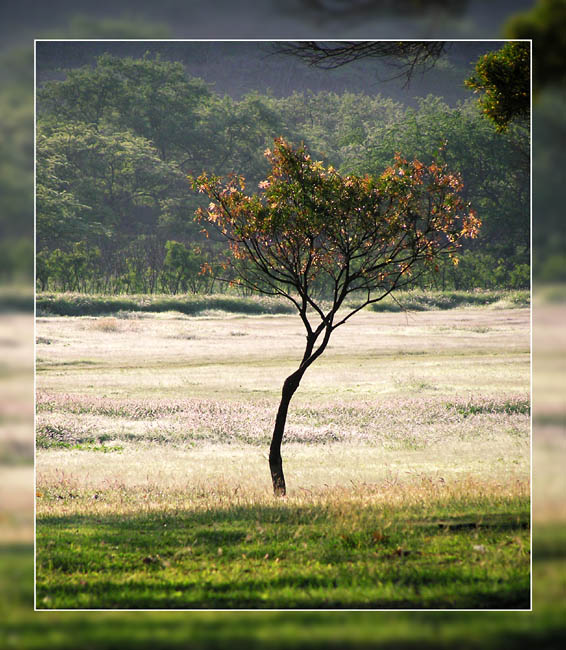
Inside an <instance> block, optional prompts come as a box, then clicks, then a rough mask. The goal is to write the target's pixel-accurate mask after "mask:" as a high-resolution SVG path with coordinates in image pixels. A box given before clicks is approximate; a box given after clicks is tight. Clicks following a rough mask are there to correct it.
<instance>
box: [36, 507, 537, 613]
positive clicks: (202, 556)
mask: <svg viewBox="0 0 566 650" xmlns="http://www.w3.org/2000/svg"><path fill="white" fill-rule="evenodd" d="M358 514H359V516H358V518H356V516H354V517H353V518H351V519H349V518H348V515H346V516H344V514H343V513H342V514H340V515H337V514H336V513H335V512H334V513H333V512H332V511H331V510H330V509H327V508H325V507H322V506H316V505H312V506H307V507H292V508H289V507H287V506H285V505H284V504H283V505H273V506H265V505H261V506H235V507H232V508H229V509H228V508H227V509H217V510H196V511H195V510H186V511H177V512H174V513H172V512H170V511H152V512H149V513H147V514H136V515H95V514H93V515H80V516H79V515H70V516H45V517H40V518H39V519H38V522H37V534H38V538H37V552H38V556H37V567H38V573H37V595H38V607H39V608H46V609H50V608H55V609H58V608H79V609H80V608H94V609H98V608H118V609H139V608H147V609H156V608H160V609H161V608H163V609H202V608H206V609H209V608H210V609H212V608H220V609H242V608H250V609H279V608H281V609H289V608H293V609H344V608H347V609H386V608H390V609H422V608H430V609H438V608H447V609H453V608H470V609H500V608H517V609H524V608H528V607H529V562H528V532H527V528H528V520H529V519H528V517H529V515H528V512H514V513H512V514H506V513H502V512H482V513H476V514H475V515H472V514H469V513H468V514H462V515H459V516H456V517H449V516H445V515H446V514H447V513H445V512H442V511H441V510H440V509H439V512H438V516H431V517H430V518H428V519H426V520H424V521H423V519H422V516H421V517H420V518H419V519H416V518H414V517H413V518H412V517H411V516H403V515H407V514H409V513H407V512H405V513H399V514H398V515H397V516H396V517H395V519H394V521H393V523H391V518H392V513H391V512H388V513H384V512H383V510H380V509H379V508H378V507H375V508H373V509H368V508H364V509H363V510H362V511H360V513H358ZM443 515H444V516H443ZM525 547H526V548H525Z"/></svg>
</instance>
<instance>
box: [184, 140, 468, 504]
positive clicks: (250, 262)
mask: <svg viewBox="0 0 566 650" xmlns="http://www.w3.org/2000/svg"><path fill="white" fill-rule="evenodd" d="M265 155H266V157H267V158H268V160H269V162H270V163H271V173H270V174H269V176H268V177H267V179H266V180H264V181H262V182H261V183H259V190H260V192H259V193H254V194H252V195H247V194H245V180H244V178H243V177H242V176H237V175H232V176H230V177H228V178H226V179H222V178H220V177H218V176H213V175H209V174H206V173H203V174H202V175H201V176H199V177H198V178H196V179H191V180H192V182H193V187H194V189H198V190H199V191H200V192H203V193H205V194H207V195H208V197H209V198H210V199H211V203H210V205H209V206H208V209H207V210H204V209H202V208H201V209H200V210H199V211H198V213H197V216H198V218H199V219H200V220H201V221H202V222H205V223H209V224H213V225H214V226H216V228H218V230H219V231H220V232H221V233H222V234H223V235H224V237H226V238H227V239H228V241H229V243H230V249H231V259H230V264H231V266H232V267H233V269H234V271H235V272H236V274H237V277H238V282H239V283H240V284H241V285H243V286H245V287H247V288H249V289H253V290H255V291H258V292H260V293H263V294H268V295H279V296H284V297H285V298H287V299H288V300H290V301H291V302H292V303H293V304H294V305H295V307H296V308H297V311H298V312H299V316H300V317H301V320H302V322H303V324H304V326H305V329H306V346H305V351H304V354H303V358H302V360H301V363H300V365H299V367H298V368H297V370H295V372H293V373H292V374H291V375H289V377H287V379H285V382H284V384H283V390H282V393H281V402H280V404H279V409H278V411H277V417H276V419H275V426H274V429H273V437H272V440H271V446H270V450H269V467H270V470H271V477H272V481H273V490H274V493H275V495H276V496H283V495H284V494H285V492H286V487H285V478H284V475H283V461H282V458H281V441H282V439H283V433H284V431H285V422H286V419H287V411H288V408H289V403H290V401H291V398H292V397H293V395H294V393H295V391H296V390H297V388H298V387H299V384H300V382H301V379H302V378H303V375H304V374H305V372H306V370H307V368H308V367H309V366H310V365H311V364H312V363H314V361H315V360H316V359H318V357H320V355H321V354H322V353H323V352H324V350H325V349H326V347H327V345H328V341H329V340H330V336H331V334H332V332H333V331H334V330H335V329H336V328H337V327H340V325H343V324H344V323H345V322H346V321H347V320H349V319H350V318H351V317H352V316H353V315H354V314H355V313H356V312H358V311H360V310H361V309H363V308H364V307H365V306H366V305H369V304H372V303H375V302H378V301H379V300H382V299H383V298H385V297H386V296H387V295H389V294H390V293H391V292H392V291H393V290H394V289H398V288H400V287H403V286H407V285H410V284H412V283H414V281H415V280H416V278H417V277H418V276H419V275H420V274H421V273H422V272H423V271H424V269H425V268H426V267H427V266H428V265H433V266H434V265H435V260H436V259H437V258H438V257H439V255H441V254H450V255H453V253H454V251H455V249H456V247H457V244H458V242H459V241H460V240H461V239H462V238H463V237H475V236H476V234H477V231H478V228H479V225H480V222H479V220H478V219H477V218H476V217H475V215H474V213H473V211H472V210H470V208H469V205H467V204H465V203H464V202H463V200H462V199H461V197H460V191H461V189H462V181H461V179H460V178H459V177H458V176H457V175H456V174H451V173H449V172H448V171H447V170H446V169H445V168H444V167H443V166H442V165H440V164H437V163H435V162H433V163H432V164H430V165H424V164H423V163H421V162H419V161H418V160H414V161H412V162H410V161H407V160H405V159H403V158H402V157H401V156H397V157H396V158H395V161H394V163H393V165H392V166H391V167H389V168H388V169H386V170H385V172H384V173H383V174H382V175H381V176H380V177H379V178H375V177H371V176H363V177H360V176H355V175H341V174H340V173H338V172H337V171H336V170H335V169H334V168H333V167H330V166H329V167H326V168H325V167H324V166H323V164H322V162H319V161H314V160H312V159H311V157H310V155H309V154H308V153H307V151H306V149H305V147H304V146H300V147H298V148H296V149H294V148H293V147H292V146H291V145H289V144H288V143H287V142H285V141H284V140H283V139H282V138H277V139H276V140H275V144H274V147H273V151H271V150H269V149H267V150H266V151H265ZM453 259H454V261H456V258H453ZM322 296H325V299H324V300H323V299H322ZM346 298H348V301H347V303H346ZM339 310H340V311H339Z"/></svg>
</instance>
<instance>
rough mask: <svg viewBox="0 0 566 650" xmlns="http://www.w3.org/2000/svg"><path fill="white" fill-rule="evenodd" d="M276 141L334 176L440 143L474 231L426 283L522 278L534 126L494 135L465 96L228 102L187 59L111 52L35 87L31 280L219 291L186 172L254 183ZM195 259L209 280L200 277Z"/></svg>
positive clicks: (252, 97) (213, 251)
mask: <svg viewBox="0 0 566 650" xmlns="http://www.w3.org/2000/svg"><path fill="white" fill-rule="evenodd" d="M277 136H284V137H285V138H287V139H289V140H290V141H291V142H295V143H298V142H300V141H304V142H305V143H306V144H307V146H308V147H309V149H310V150H311V151H312V153H313V156H315V157H316V158H320V159H322V160H323V161H324V162H325V163H326V164H332V165H333V166H334V167H335V168H336V169H338V170H339V171H340V172H341V173H358V174H365V173H371V174H374V175H380V174H381V173H382V172H383V171H384V169H386V168H387V167H388V166H389V165H390V164H391V163H392V161H393V157H394V155H395V153H396V152H397V151H400V152H401V153H402V155H403V156H405V157H406V158H413V157H418V158H419V160H422V161H423V163H425V164H428V163H430V162H431V161H432V159H433V158H434V157H435V156H437V155H438V153H439V150H440V152H441V156H442V157H443V159H444V160H445V162H446V163H447V165H448V166H449V167H450V169H453V170H455V171H457V172H460V173H461V175H462V177H463V180H464V187H465V189H464V192H465V199H466V200H467V201H470V202H471V203H472V204H473V207H474V209H475V210H476V212H477V213H478V216H479V217H480V219H481V220H482V223H483V228H482V234H481V235H480V237H479V238H478V240H476V241H475V242H474V243H473V244H469V245H467V249H466V251H465V252H464V256H463V262H464V263H463V264H461V265H460V266H459V267H458V268H457V269H455V270H454V269H451V268H450V267H447V268H446V269H441V272H440V273H433V274H431V275H429V276H428V277H427V278H424V279H423V281H422V282H423V283H428V284H430V283H434V284H435V285H436V286H438V287H444V288H451V287H453V288H473V287H484V288H492V287H495V286H499V287H510V288H518V287H525V286H528V279H529V273H528V262H529V254H528V251H529V217H528V165H526V164H525V160H524V152H525V151H528V141H527V137H528V136H527V134H525V133H522V132H517V131H516V130H515V131H512V132H509V133H506V134H499V133H497V132H496V129H495V128H494V127H493V126H492V125H491V124H490V123H489V122H488V121H486V120H485V118H484V117H483V116H482V114H481V111H480V110H478V108H477V107H476V103H475V102H474V100H473V99H472V98H471V99H470V100H469V101H467V102H464V103H461V104H458V105H456V106H449V105H448V104H446V103H445V102H444V101H443V100H442V99H441V98H438V97H433V96H429V97H428V98H426V99H423V100H421V101H420V103H419V104H418V106H417V107H416V108H409V107H407V106H405V105H403V104H401V103H398V102H394V101H393V100H391V99H388V98H385V97H383V96H381V95H379V94H378V95H375V96H371V95H366V94H353V93H347V92H345V93H343V94H336V93H329V92H319V93H316V94H315V93H310V92H306V93H297V92H295V93H293V94H292V95H290V96H288V97H283V98H276V97H274V96H272V95H270V94H266V95H261V94H258V93H249V94H247V95H244V96H243V97H242V98H241V99H239V100H235V99H232V98H230V97H228V96H224V97H221V96H219V95H218V94H217V93H215V92H214V91H213V90H212V88H211V87H209V86H208V85H207V84H205V83H204V82H202V81H200V80H198V79H194V78H189V77H188V76H187V75H186V73H185V70H184V68H183V66H182V64H181V63H174V62H169V61H165V60H162V59H160V58H159V57H156V58H152V57H150V56H146V57H144V58H142V59H133V58H119V57H113V56H110V55H104V56H102V57H100V58H99V59H98V62H97V65H96V66H95V67H94V68H91V67H88V66H85V67H84V68H78V69H75V70H72V71H69V72H67V74H66V78H65V80H64V81H50V82H47V83H46V84H44V86H43V87H42V88H41V89H40V91H39V94H38V137H37V149H38V151H37V155H38V174H37V197H38V217H37V240H38V252H39V254H40V256H41V275H39V273H38V286H40V287H41V288H44V289H48V288H49V289H52V290H53V289H58V290H61V289H62V290H75V291H104V292H110V293H121V292H154V291H166V292H175V291H185V290H189V291H198V292H201V291H213V290H217V289H218V287H217V286H216V284H215V282H214V278H215V277H216V276H217V275H218V268H217V265H216V259H217V256H218V253H219V252H221V250H222V244H220V243H219V242H216V241H213V240H211V239H208V240H207V239H206V238H205V237H204V235H203V233H202V232H201V229H200V227H199V226H197V225H196V224H195V222H194V220H193V214H194V211H195V209H196V208H197V207H199V206H203V202H202V197H199V196H198V195H197V194H195V193H192V192H191V190H190V187H189V185H188V183H187V181H186V178H185V176H186V175H187V174H191V175H198V174H200V173H201V172H202V171H203V170H207V171H208V172H211V173H213V174H219V175H222V174H227V173H230V172H234V171H237V172H238V173H241V174H243V175H244V176H245V177H246V179H247V182H248V186H249V187H254V185H255V186H257V183H258V182H259V180H260V179H261V178H263V177H265V174H266V171H267V164H266V162H265V160H264V158H263V151H264V149H265V148H266V147H267V146H271V145H272V142H273V138H274V137H277ZM79 242H80V243H81V246H83V248H81V249H80V250H78V249H77V248H76V244H77V243H79ZM167 242H177V244H179V245H182V246H183V247H184V249H185V252H183V251H182V250H181V249H180V248H179V247H177V248H176V249H175V254H174V253H173V252H172V251H173V249H174V248H175V246H176V245H174V244H172V243H169V244H167ZM57 251H59V252H57ZM480 251H481V252H480ZM62 255H71V256H74V257H75V258H76V257H77V255H78V256H79V257H82V261H81V262H78V261H77V262H76V263H77V264H79V263H80V264H81V265H82V270H81V273H80V279H79V276H73V274H71V273H66V272H65V273H63V272H62V271H61V261H62V259H63V258H62V257H61V256H62ZM199 257H200V260H199V261H200V266H201V268H202V266H203V265H205V268H206V270H207V273H208V275H209V277H208V279H207V280H206V281H205V279H204V278H203V277H202V276H201V277H200V278H198V277H195V270H196V268H197V266H196V262H197V258H199ZM190 258H192V259H190ZM189 260H190V261H189ZM495 268H497V269H499V271H498V273H497V277H496V278H495V276H494V274H493V269H495Z"/></svg>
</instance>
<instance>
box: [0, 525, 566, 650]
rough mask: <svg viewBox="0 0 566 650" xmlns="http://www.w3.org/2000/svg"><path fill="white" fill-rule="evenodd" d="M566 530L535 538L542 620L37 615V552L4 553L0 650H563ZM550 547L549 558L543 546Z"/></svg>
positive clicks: (520, 615) (500, 615) (438, 615)
mask: <svg viewBox="0 0 566 650" xmlns="http://www.w3.org/2000/svg"><path fill="white" fill-rule="evenodd" d="M565 537H566V526H564V525H560V526H559V525H547V526H545V527H544V529H542V528H540V527H536V528H535V531H534V551H535V555H534V558H533V570H534V576H533V583H534V588H535V593H534V609H533V612H493V613H489V614H486V613H485V612H477V613H474V612H434V613H430V612H382V613H380V612H327V613H325V612H290V613H286V612H263V613H262V614H261V616H258V615H257V614H256V613H253V612H251V613H246V612H240V613H234V612H225V613H223V612H192V613H187V614H182V615H180V614H179V613H176V612H172V613H165V612H152V613H146V612H134V613H123V612H111V613H101V612H93V613H88V612H87V613H85V612H73V613H65V612H63V613H60V612H49V613H44V614H42V613H34V612H33V600H32V589H33V548H32V547H31V546H25V547H23V546H21V547H10V548H8V547H4V548H2V549H0V594H2V601H1V608H0V621H1V622H0V647H6V648H10V647H14V648H18V650H40V649H41V650H55V649H57V650H71V649H72V650H87V649H88V650H110V649H111V648H117V647H119V648H122V649H123V650H129V649H130V648H132V649H133V648H136V649H137V650H162V649H163V650H164V649H166V648H169V649H170V650H181V649H182V648H183V649H184V648H187V647H190V648H191V649H195V650H200V649H204V648H210V649H212V648H226V647H230V648H234V649H235V650H240V649H244V648H246V649H247V648H249V649H251V650H255V649H256V648H264V649H266V650H275V649H277V648H288V649H291V648H292V649H293V650H294V649H296V648H308V649H310V650H317V649H319V648H320V649H322V648H324V649H329V648H351V649H355V650H366V649H368V650H369V648H377V647H379V648H382V649H385V650H387V649H389V650H401V648H408V649H411V650H412V649H414V650H417V649H419V650H429V649H430V650H432V648H438V649H440V650H451V649H452V648H456V647H457V648H459V649H461V650H480V649H481V650H492V649H493V650H520V649H522V648H526V647H527V648H528V647H535V648H537V650H551V649H555V648H556V649H558V648H562V647H563V640H564V638H565V635H566V618H565V617H564V609H563V601H562V600H560V599H557V598H555V596H554V594H556V592H557V590H561V589H563V587H562V586H561V585H563V584H564V579H565V578H566V568H565V567H566V561H565V560H566V546H564V545H562V543H561V542H562V540H563V539H564V538H565ZM539 547H542V548H543V549H545V548H548V547H551V548H553V549H555V550H553V553H552V555H553V556H555V558H556V559H553V560H549V559H548V556H547V555H546V554H545V553H543V554H542V555H539V554H538V553H537V548H539Z"/></svg>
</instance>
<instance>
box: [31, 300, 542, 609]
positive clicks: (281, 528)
mask: <svg viewBox="0 0 566 650" xmlns="http://www.w3.org/2000/svg"><path fill="white" fill-rule="evenodd" d="M511 307H513V303H512V302H511V301H507V302H501V301H500V302H499V303H497V302H496V303H494V304H492V305H491V306H489V305H487V306H486V305H484V306H481V307H480V306H470V307H467V308H459V309H451V310H449V311H422V312H417V311H415V312H411V313H403V312H397V313H396V312H372V311H365V312H363V313H361V314H359V315H357V317H356V318H354V319H353V320H352V321H351V322H349V323H348V324H347V325H346V326H344V327H343V328H340V329H339V330H337V331H336V332H335V333H334V334H333V339H332V340H331V343H330V346H329V349H328V350H327V351H326V352H325V354H324V355H323V357H321V359H319V360H318V361H317V363H316V364H315V365H313V367H312V368H310V369H309V372H308V373H307V375H305V378H304V380H303V383H302V384H301V387H300V389H299V391H298V393H297V395H296V396H295V398H294V401H293V402H292V405H291V410H290V415H289V421H288V429H287V433H286V437H285V440H284V447H283V456H284V463H285V468H286V475H287V481H288V488H289V494H288V496H287V497H286V498H285V499H274V497H273V496H272V495H271V487H270V477H269V471H268V466H267V451H268V443H269V438H270V433H271V427H272V422H273V419H274V415H275V411H276V408H277V403H278V396H279V392H280V389H281V384H282V382H283V379H284V378H285V376H287V375H288V374H289V373H290V372H291V371H292V370H293V369H294V368H295V367H296V365H297V363H298V359H299V358H300V355H301V352H302V347H303V333H302V331H301V324H300V321H299V319H298V318H297V317H295V316H294V315H287V314H281V313H270V314H246V315H243V314H237V313H229V312H226V311H220V310H216V309H208V310H206V309H205V310H202V311H200V312H197V313H196V315H186V314H182V313H180V312H178V311H164V312H161V313H157V312H132V311H125V310H122V311H117V312H115V313H114V315H105V316H65V317H61V316H48V315H41V316H40V317H39V318H38V319H37V329H36V337H37V338H36V342H37V347H36V355H37V404H36V411H37V417H36V420H37V422H36V445H37V451H36V454H37V455H36V508H37V594H36V598H37V607H38V608H39V609H52V608H55V609H57V608H69V609H73V608H92V609H98V608H104V609H106V608H108V609H112V608H127V609H138V608H147V609H152V608H162V609H184V608H190V609H192V608H194V609H201V608H227V609H234V608H249V609H256V608H271V609H274V608H275V609H287V608H297V609H334V608H353V609H382V608H390V609H398V608H408V609H422V608H472V609H475V608H481V609H483V608H494V609H497V608H528V607H529V604H530V599H529V598H530V574H529V570H530V530H529V529H530V503H529V494H530V486H529V461H530V436H529V434H530V399H529V382H530V355H529V310H528V309H526V308H524V307H515V308H511ZM43 314H44V312H43Z"/></svg>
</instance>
